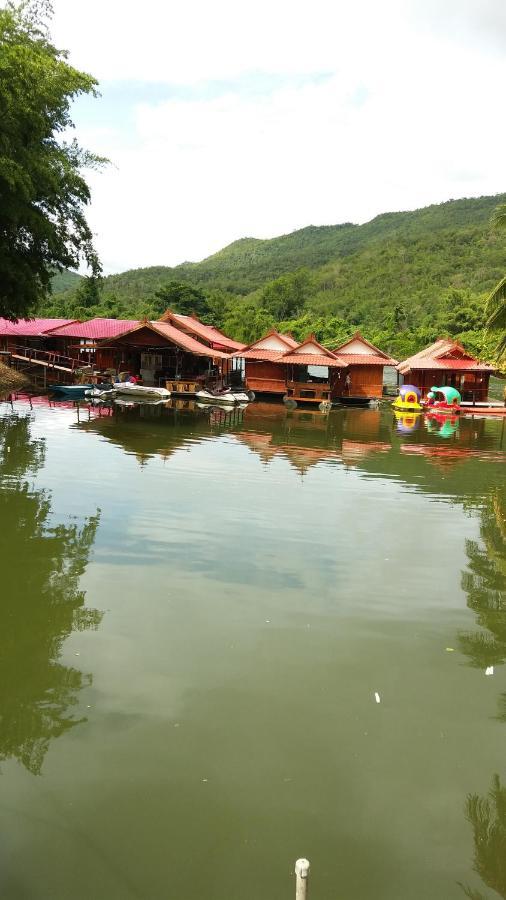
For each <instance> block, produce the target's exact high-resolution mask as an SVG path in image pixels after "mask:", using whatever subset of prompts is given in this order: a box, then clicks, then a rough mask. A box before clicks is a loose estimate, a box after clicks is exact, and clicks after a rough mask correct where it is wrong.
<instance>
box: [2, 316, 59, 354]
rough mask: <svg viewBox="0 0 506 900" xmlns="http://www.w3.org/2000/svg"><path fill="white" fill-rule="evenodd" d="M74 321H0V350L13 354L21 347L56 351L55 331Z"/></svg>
mask: <svg viewBox="0 0 506 900" xmlns="http://www.w3.org/2000/svg"><path fill="white" fill-rule="evenodd" d="M74 321H75V319H18V321H17V322H11V321H10V319H0V350H2V351H4V352H15V351H16V350H18V349H21V348H23V347H31V348H33V349H38V350H57V349H59V344H58V341H57V340H55V339H54V333H55V331H58V328H59V327H61V326H62V325H70V324H71V323H72V322H74Z"/></svg>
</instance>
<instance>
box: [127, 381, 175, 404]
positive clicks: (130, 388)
mask: <svg viewBox="0 0 506 900" xmlns="http://www.w3.org/2000/svg"><path fill="white" fill-rule="evenodd" d="M114 390H115V391H116V393H117V394H119V395H120V396H126V397H131V398H132V399H133V398H134V397H138V398H139V400H169V398H170V391H168V390H167V389H166V388H162V387H149V386H148V385H146V384H134V383H133V381H121V382H120V383H118V384H115V385H114Z"/></svg>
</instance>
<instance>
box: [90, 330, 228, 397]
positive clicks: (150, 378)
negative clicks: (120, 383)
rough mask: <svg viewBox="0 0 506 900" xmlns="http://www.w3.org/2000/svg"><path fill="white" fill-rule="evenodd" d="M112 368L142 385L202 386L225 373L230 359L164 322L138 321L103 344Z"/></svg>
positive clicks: (100, 349)
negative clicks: (186, 383) (168, 382)
mask: <svg viewBox="0 0 506 900" xmlns="http://www.w3.org/2000/svg"><path fill="white" fill-rule="evenodd" d="M106 350H107V351H108V352H109V354H110V360H111V362H112V366H111V367H112V368H114V369H116V371H119V370H124V371H128V372H131V373H133V374H136V375H139V376H140V377H141V378H142V380H143V381H144V383H145V384H159V383H164V382H165V380H175V381H179V380H181V381H185V380H187V381H193V382H201V383H204V382H206V381H207V379H208V378H209V377H211V376H212V375H219V374H224V373H225V372H227V371H228V367H229V365H230V363H229V360H230V357H229V356H228V355H227V354H225V353H222V352H221V351H220V350H213V349H211V348H210V347H207V346H206V345H205V344H202V343H201V342H200V341H196V340H195V339H194V338H192V337H191V336H190V335H189V334H185V333H184V332H183V331H180V330H179V329H178V328H174V326H173V325H169V323H168V322H148V321H146V322H139V323H138V324H137V325H135V326H134V327H133V328H132V327H131V328H130V329H129V330H128V331H125V332H123V333H121V334H118V335H117V336H116V337H112V338H110V339H108V340H106V341H103V342H102V343H101V344H100V345H99V347H98V348H97V353H98V351H100V352H103V351H106Z"/></svg>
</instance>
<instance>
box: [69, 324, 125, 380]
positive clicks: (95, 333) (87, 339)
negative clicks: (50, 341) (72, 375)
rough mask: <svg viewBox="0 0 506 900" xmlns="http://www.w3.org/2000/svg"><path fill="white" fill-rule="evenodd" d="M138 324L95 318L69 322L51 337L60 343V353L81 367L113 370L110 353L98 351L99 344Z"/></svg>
mask: <svg viewBox="0 0 506 900" xmlns="http://www.w3.org/2000/svg"><path fill="white" fill-rule="evenodd" d="M138 324H139V322H138V321H135V320H132V319H106V318H102V317H97V318H95V319H89V320H88V321H87V322H70V323H67V324H66V325H62V326H61V327H59V328H56V329H55V330H54V331H53V337H54V338H55V339H58V340H59V341H60V343H61V347H62V352H63V353H65V354H66V355H67V356H69V357H72V358H74V359H77V360H78V361H79V363H80V364H81V365H83V366H88V365H91V366H93V367H94V368H97V369H102V370H106V369H113V368H114V361H113V358H112V356H111V354H110V353H107V352H104V351H102V350H99V346H100V344H101V342H103V341H106V340H108V339H110V338H114V337H117V336H118V335H120V334H124V333H125V332H126V331H130V330H131V329H132V328H134V327H135V326H136V325H138Z"/></svg>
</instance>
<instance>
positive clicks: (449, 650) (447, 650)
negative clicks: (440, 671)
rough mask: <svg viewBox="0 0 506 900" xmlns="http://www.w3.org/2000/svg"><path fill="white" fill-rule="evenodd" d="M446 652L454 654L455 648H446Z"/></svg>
mask: <svg viewBox="0 0 506 900" xmlns="http://www.w3.org/2000/svg"><path fill="white" fill-rule="evenodd" d="M446 652H447V653H455V647H447V648H446Z"/></svg>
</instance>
